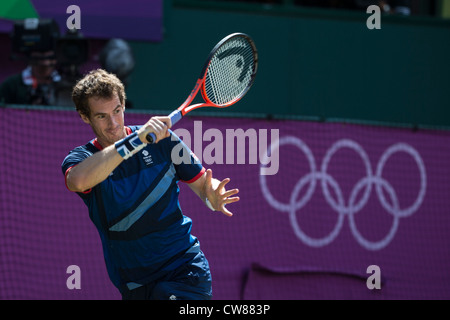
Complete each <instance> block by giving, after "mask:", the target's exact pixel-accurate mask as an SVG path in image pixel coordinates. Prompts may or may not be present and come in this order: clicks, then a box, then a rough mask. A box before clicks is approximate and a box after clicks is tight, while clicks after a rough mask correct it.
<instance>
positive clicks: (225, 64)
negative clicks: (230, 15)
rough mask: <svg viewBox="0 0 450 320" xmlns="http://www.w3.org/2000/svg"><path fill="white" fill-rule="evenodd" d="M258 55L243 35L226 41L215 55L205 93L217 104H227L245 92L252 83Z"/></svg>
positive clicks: (207, 78) (209, 70) (209, 68)
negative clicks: (255, 54) (256, 55)
mask: <svg viewBox="0 0 450 320" xmlns="http://www.w3.org/2000/svg"><path fill="white" fill-rule="evenodd" d="M254 65H255V58H254V52H253V47H252V45H251V44H250V43H249V42H248V41H247V40H246V39H245V38H243V37H235V38H232V39H230V40H229V41H227V42H225V43H224V44H223V45H222V46H221V47H220V48H219V49H218V50H217V52H216V53H215V54H214V56H213V57H212V59H211V63H210V65H209V67H208V72H207V75H206V80H205V93H206V95H207V98H208V99H209V100H210V101H211V102H212V103H214V104H217V105H224V104H227V103H229V102H231V101H233V100H235V99H237V98H240V97H241V96H242V95H243V94H245V92H246V90H248V88H249V87H250V85H251V82H252V79H253V73H254Z"/></svg>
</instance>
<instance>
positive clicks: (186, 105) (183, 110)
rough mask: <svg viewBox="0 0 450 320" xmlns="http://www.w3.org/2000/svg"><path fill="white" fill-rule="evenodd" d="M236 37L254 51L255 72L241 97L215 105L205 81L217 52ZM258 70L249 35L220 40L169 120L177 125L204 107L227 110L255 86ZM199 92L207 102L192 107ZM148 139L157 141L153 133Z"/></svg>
mask: <svg viewBox="0 0 450 320" xmlns="http://www.w3.org/2000/svg"><path fill="white" fill-rule="evenodd" d="M234 37H243V38H245V39H246V40H247V41H248V43H249V44H250V45H251V46H252V51H253V55H254V65H253V70H252V74H251V79H250V81H249V83H248V85H247V87H246V88H245V89H244V90H243V91H242V92H241V93H240V94H239V96H237V97H236V98H234V99H233V100H231V101H229V102H227V103H225V104H215V103H213V102H211V100H210V99H209V98H208V95H207V94H206V89H205V79H206V75H207V72H208V67H209V65H210V64H211V60H212V58H213V57H214V55H215V54H216V52H217V50H219V48H220V47H221V46H222V45H223V44H224V43H225V42H227V41H229V40H230V39H231V38H234ZM257 70H258V51H257V49H256V46H255V43H254V41H253V40H252V39H251V38H250V37H249V36H248V35H247V34H245V33H240V32H237V33H232V34H230V35H228V36H226V37H225V38H223V39H222V40H220V41H219V42H218V43H217V44H216V45H215V46H214V48H213V49H212V50H211V52H210V54H209V56H208V58H207V59H206V63H205V64H204V66H203V68H202V71H201V73H200V76H199V77H198V79H197V82H196V83H195V86H194V88H193V89H192V91H191V93H190V94H189V96H188V97H187V99H186V100H185V101H184V102H183V104H181V105H180V106H179V107H178V108H177V109H176V110H174V111H173V112H172V113H171V114H170V115H169V118H170V120H171V123H172V126H173V125H174V124H175V123H177V122H178V121H179V120H181V118H182V117H183V116H184V115H185V114H187V113H188V112H191V111H192V110H195V109H198V108H203V107H215V108H226V107H229V106H231V105H233V104H235V103H236V102H238V101H239V100H241V99H242V97H243V96H244V95H245V94H246V93H247V91H248V90H249V89H250V88H251V86H252V85H253V82H254V80H255V76H256V72H257ZM198 91H201V95H202V97H203V100H204V101H205V102H203V103H197V104H193V105H190V103H191V102H192V101H193V100H194V98H195V97H196V96H197V93H198ZM146 138H147V141H148V142H149V143H154V141H155V140H156V136H155V134H154V133H152V132H151V133H149V134H147V137H146Z"/></svg>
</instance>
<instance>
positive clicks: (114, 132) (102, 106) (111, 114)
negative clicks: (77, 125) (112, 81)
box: [81, 94, 126, 148]
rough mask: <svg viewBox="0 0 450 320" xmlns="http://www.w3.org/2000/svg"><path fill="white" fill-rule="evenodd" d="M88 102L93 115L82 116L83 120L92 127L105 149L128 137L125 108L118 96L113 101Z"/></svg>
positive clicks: (92, 100) (97, 100) (95, 99)
mask: <svg viewBox="0 0 450 320" xmlns="http://www.w3.org/2000/svg"><path fill="white" fill-rule="evenodd" d="M88 102H89V107H90V110H91V114H90V116H89V117H86V116H84V115H81V118H82V119H83V121H84V122H85V123H87V124H89V125H90V126H91V127H92V130H93V131H94V133H95V135H96V137H97V141H98V142H99V143H100V144H101V145H102V147H103V148H106V147H107V146H109V145H111V144H114V143H115V142H117V141H118V140H120V139H123V138H125V137H126V131H125V127H124V111H125V107H124V106H122V105H121V103H120V99H119V97H118V96H117V94H114V96H113V97H112V98H111V99H104V98H89V100H88Z"/></svg>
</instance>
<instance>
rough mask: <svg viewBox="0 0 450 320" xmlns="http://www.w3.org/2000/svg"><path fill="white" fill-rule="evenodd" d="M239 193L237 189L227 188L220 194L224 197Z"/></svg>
mask: <svg viewBox="0 0 450 320" xmlns="http://www.w3.org/2000/svg"><path fill="white" fill-rule="evenodd" d="M237 193H239V189H232V190H228V191H227V192H225V193H224V194H223V195H222V196H223V197H224V198H228V197H229V196H232V195H235V194H237Z"/></svg>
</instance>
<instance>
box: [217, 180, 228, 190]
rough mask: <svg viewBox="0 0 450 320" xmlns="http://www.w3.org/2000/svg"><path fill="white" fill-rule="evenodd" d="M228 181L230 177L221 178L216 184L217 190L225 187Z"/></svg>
mask: <svg viewBox="0 0 450 320" xmlns="http://www.w3.org/2000/svg"><path fill="white" fill-rule="evenodd" d="M228 182H230V178H225V179H223V180H222V181H221V182H220V183H219V185H218V186H217V190H219V191H220V190H222V189H223V188H225V185H226V184H227V183H228Z"/></svg>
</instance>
